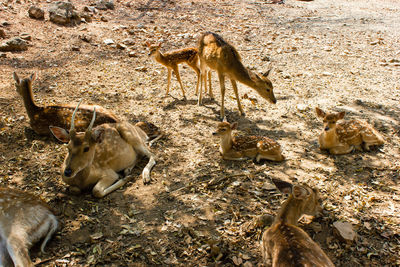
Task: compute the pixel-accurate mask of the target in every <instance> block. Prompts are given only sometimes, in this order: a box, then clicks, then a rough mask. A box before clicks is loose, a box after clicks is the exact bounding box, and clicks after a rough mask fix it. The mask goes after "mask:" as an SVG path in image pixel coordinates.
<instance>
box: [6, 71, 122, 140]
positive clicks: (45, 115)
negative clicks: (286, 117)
mask: <svg viewBox="0 0 400 267" xmlns="http://www.w3.org/2000/svg"><path fill="white" fill-rule="evenodd" d="M14 79H15V82H16V83H15V86H16V90H17V92H18V93H19V94H20V95H21V96H22V98H23V100H24V104H25V108H26V112H27V113H28V117H29V119H30V125H31V127H32V129H33V130H34V131H35V132H36V133H37V134H40V135H49V134H50V130H49V126H58V127H62V128H67V129H68V128H69V127H70V124H71V115H72V113H73V111H74V109H75V107H76V104H60V105H52V106H43V107H40V106H38V105H36V103H35V101H34V99H33V93H32V82H33V81H34V79H35V75H31V76H30V77H28V78H25V79H22V80H21V79H20V78H19V77H18V75H17V74H16V73H15V72H14ZM94 107H96V112H97V113H98V116H97V118H96V121H95V125H100V124H103V123H110V122H117V121H118V119H117V117H116V116H115V115H114V114H112V113H111V112H110V111H108V110H106V109H104V108H102V107H100V106H97V105H96V106H94V105H82V106H81V107H80V108H79V111H78V112H77V115H76V122H75V124H76V128H77V130H78V131H82V130H84V129H86V128H87V126H88V125H89V122H90V119H91V118H92V116H93V108H94Z"/></svg>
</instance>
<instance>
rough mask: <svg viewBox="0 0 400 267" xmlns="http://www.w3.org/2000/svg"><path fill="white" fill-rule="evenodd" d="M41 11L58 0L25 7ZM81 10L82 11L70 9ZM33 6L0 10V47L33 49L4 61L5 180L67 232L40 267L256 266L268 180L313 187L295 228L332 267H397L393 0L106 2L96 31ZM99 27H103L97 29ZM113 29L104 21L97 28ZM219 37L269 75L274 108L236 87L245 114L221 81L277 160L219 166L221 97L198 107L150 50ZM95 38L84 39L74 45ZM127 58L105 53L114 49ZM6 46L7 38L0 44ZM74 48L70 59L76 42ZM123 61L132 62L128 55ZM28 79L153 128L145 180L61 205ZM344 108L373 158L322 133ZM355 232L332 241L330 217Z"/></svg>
mask: <svg viewBox="0 0 400 267" xmlns="http://www.w3.org/2000/svg"><path fill="white" fill-rule="evenodd" d="M33 2H34V3H35V4H36V5H37V6H39V7H42V8H43V9H45V10H47V9H48V7H49V5H50V3H51V2H52V1H46V2H45V1H33ZM72 2H73V3H74V5H75V6H76V7H77V9H78V10H79V11H80V10H82V9H83V7H84V6H85V5H88V4H89V1H72ZM30 5H31V3H30V2H24V1H17V2H15V1H0V22H3V21H7V22H9V23H10V24H11V25H9V26H4V27H1V28H0V29H3V30H4V31H5V33H6V35H7V37H13V36H18V35H20V34H22V33H28V34H30V35H31V36H32V41H30V46H29V49H28V50H27V51H25V52H21V53H8V52H7V53H6V58H0V66H1V68H0V164H1V166H2V168H1V169H0V182H1V183H2V185H3V186H8V187H13V188H20V189H23V190H27V191H30V192H33V193H35V194H36V195H40V196H42V197H43V198H44V199H46V200H47V201H48V202H49V204H50V205H51V206H52V207H53V208H54V209H55V210H56V213H57V215H58V218H59V221H60V224H61V227H60V230H59V231H58V233H57V234H56V235H55V238H53V239H52V241H51V242H50V243H49V245H48V248H47V252H46V253H45V254H41V253H40V252H39V249H38V248H36V247H35V248H33V250H32V253H31V256H32V259H33V261H34V262H36V263H38V264H39V266H156V265H162V266H236V265H242V266H247V267H249V266H262V264H261V259H262V258H261V247H260V243H259V240H260V238H261V234H262V232H263V229H260V228H256V227H251V225H252V222H253V221H254V220H255V218H257V217H258V216H260V215H263V214H271V215H275V214H276V211H277V210H278V208H279V207H280V202H281V201H282V200H283V199H284V196H282V195H281V194H280V193H278V191H277V190H275V189H274V187H273V186H272V185H271V181H270V178H280V179H284V180H287V181H293V182H296V181H298V182H305V183H308V184H310V185H312V186H315V187H317V188H319V190H320V192H321V196H322V198H323V203H324V211H323V212H322V214H321V215H319V216H317V217H316V218H314V220H313V221H312V222H311V223H306V222H303V223H301V226H302V227H303V228H304V229H305V230H306V231H307V233H308V234H309V235H310V236H311V237H312V238H313V239H314V240H315V241H317V242H318V243H319V244H320V245H321V247H322V248H323V250H324V251H325V252H326V253H327V254H328V255H329V257H330V258H331V259H332V261H333V262H334V263H335V265H336V266H399V265H400V254H399V251H400V226H399V225H400V215H399V213H398V210H399V209H400V188H399V185H398V180H399V176H400V163H399V162H400V154H399V152H400V151H399V149H400V146H399V143H400V106H399V101H400V93H399V92H400V83H399V81H400V66H399V60H400V53H399V51H400V31H399V30H398V29H399V28H400V16H399V14H400V2H398V1H394V0H376V1H360V0H355V1H344V0H338V1H322V0H317V1H312V2H300V1H292V0H288V1H286V3H285V4H283V5H274V4H269V3H268V1H253V0H249V1H248V0H245V1H239V0H229V1H187V0H181V1H167V0H165V1H153V0H148V1H147V0H146V1H140V0H139V1H115V10H109V11H100V12H98V13H96V14H94V16H93V21H92V22H91V23H87V24H80V25H78V26H75V27H62V26H57V25H55V24H53V23H51V22H50V21H49V20H48V13H47V12H46V19H45V20H44V21H36V20H33V19H30V18H29V17H28V15H27V10H28V8H29V6H30ZM102 17H103V19H101V18H102ZM105 20H107V21H105ZM206 30H209V31H214V32H216V33H219V34H220V35H222V36H223V37H224V38H225V39H226V40H228V41H229V42H231V43H232V44H233V45H235V47H236V48H237V50H238V51H239V53H240V54H241V56H242V60H243V62H244V64H245V65H246V66H250V67H251V69H253V70H255V71H258V72H263V71H265V70H267V69H269V68H270V67H271V66H272V67H273V73H272V75H271V80H272V82H273V84H274V92H275V95H276V97H277V100H278V102H277V104H276V105H271V104H269V103H267V102H266V101H265V100H263V99H262V98H261V97H259V96H258V95H257V94H256V93H255V91H253V90H252V89H250V88H248V87H246V86H244V85H239V90H240V95H241V96H243V95H245V94H247V95H248V96H249V97H250V98H251V99H253V101H251V100H249V99H243V100H242V103H243V107H244V109H245V112H246V117H241V116H240V115H239V112H238V110H237V107H236V100H235V99H234V98H233V92H232V89H231V85H230V84H228V83H227V88H228V91H227V96H226V99H225V100H226V101H225V106H226V114H227V119H228V121H230V122H234V121H237V122H238V123H239V132H240V133H243V134H257V135H266V136H268V137H270V138H273V139H275V140H277V141H278V142H279V143H280V144H281V145H282V147H283V151H284V154H285V156H286V158H287V160H286V161H285V162H283V163H271V162H264V163H263V164H261V165H258V164H255V163H253V162H252V161H251V160H249V161H244V162H231V161H224V160H222V159H221V157H220V155H219V153H218V140H217V139H215V138H213V137H212V135H211V133H212V131H213V130H214V129H215V127H216V124H217V122H218V121H219V118H218V116H219V110H220V98H219V84H218V81H217V79H216V77H217V75H216V74H215V73H214V74H213V81H212V82H213V88H214V92H215V95H216V99H215V100H211V99H209V98H208V97H207V96H206V98H205V101H204V105H202V106H197V101H196V96H195V94H194V88H195V83H196V76H195V73H194V72H193V71H192V70H191V69H190V68H188V67H187V66H182V67H181V76H182V79H183V82H184V85H185V87H186V91H187V97H188V99H187V100H186V101H185V100H182V94H181V91H180V89H179V85H178V83H177V81H176V79H175V77H173V81H172V88H173V90H172V91H171V92H170V96H167V97H166V96H165V88H166V78H167V74H166V69H165V68H164V67H162V66H161V65H160V64H158V63H156V62H154V61H152V60H151V59H150V58H148V56H147V49H146V46H145V42H146V41H150V42H163V50H164V51H167V50H171V49H175V48H181V47H187V46H196V42H197V39H198V37H199V36H200V34H201V33H202V32H204V31H206ZM84 37H85V38H86V39H91V41H90V42H85V41H82V39H85V38H84ZM127 38H130V39H132V40H131V44H129V45H127V49H119V48H117V47H113V46H110V45H106V44H105V43H104V40H105V39H113V40H114V42H115V43H122V41H123V40H125V39H127ZM0 41H1V40H0ZM73 47H74V49H75V50H76V48H79V51H73V50H72V48H73ZM129 54H131V57H129V56H128V55H129ZM13 71H16V72H17V73H18V74H19V75H20V76H22V77H26V76H27V75H29V74H31V73H33V72H36V73H37V74H38V79H37V81H35V83H34V93H35V97H36V101H37V102H38V103H39V104H41V105H44V104H49V103H65V102H78V101H79V99H81V98H83V99H84V102H85V103H96V104H99V105H102V106H104V107H106V108H108V109H110V110H112V111H113V112H115V113H116V114H117V115H118V116H120V117H121V118H123V119H126V120H128V121H132V122H133V121H137V120H139V119H145V120H148V121H150V122H152V123H154V124H156V125H157V126H159V127H160V128H161V129H162V130H163V131H164V132H165V136H164V137H163V138H162V139H161V140H160V141H158V142H157V143H156V144H155V145H154V147H153V148H152V150H153V151H154V153H155V154H156V155H157V165H156V166H155V168H154V169H153V171H152V179H153V181H152V183H151V184H150V185H143V182H142V179H141V178H140V172H141V169H142V168H143V166H144V165H145V163H146V162H145V161H142V162H141V163H140V164H139V167H138V168H135V170H134V172H135V174H136V175H137V179H135V180H133V181H131V182H129V183H128V184H127V185H125V186H124V187H123V188H121V189H120V190H117V191H115V192H113V193H112V194H110V195H109V196H107V197H105V198H103V199H95V198H94V197H93V196H92V195H91V194H90V193H87V194H83V195H80V196H74V195H71V194H70V193H69V192H68V190H67V187H66V185H65V184H64V183H63V182H62V180H61V176H60V166H61V164H62V161H63V158H64V155H65V153H66V147H65V145H63V144H61V143H58V142H57V141H56V140H55V139H54V138H50V137H41V136H38V135H36V134H34V132H33V131H32V130H31V129H30V126H29V121H28V117H27V115H26V111H25V108H24V107H23V104H22V100H21V99H20V97H19V95H18V94H17V93H16V91H15V86H14V81H13V79H12V72H13ZM316 106H319V107H321V108H323V109H325V110H331V111H346V118H359V119H365V120H367V121H369V122H370V123H371V124H372V125H374V126H375V127H376V128H377V129H378V130H379V131H380V132H381V133H382V134H383V136H384V138H385V139H386V141H387V143H386V144H385V145H384V146H383V147H381V148H377V149H374V150H372V151H371V152H367V153H360V152H354V153H351V154H349V155H345V156H330V155H328V154H326V153H324V152H321V151H320V150H319V147H318V141H317V136H318V134H319V132H320V131H321V130H322V123H321V122H320V121H319V120H318V119H317V117H316V115H315V112H314V108H315V107H316ZM339 220H342V221H347V222H350V223H352V225H353V228H354V230H355V231H356V233H357V236H358V237H357V240H356V241H354V242H350V243H344V242H342V241H340V240H339V239H338V238H337V237H336V236H335V235H334V234H333V230H332V223H333V222H335V221H339Z"/></svg>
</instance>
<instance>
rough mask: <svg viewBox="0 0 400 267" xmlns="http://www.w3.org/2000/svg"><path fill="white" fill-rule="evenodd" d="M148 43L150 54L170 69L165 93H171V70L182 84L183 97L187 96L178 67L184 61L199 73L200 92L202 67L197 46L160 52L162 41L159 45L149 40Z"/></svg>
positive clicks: (197, 87)
mask: <svg viewBox="0 0 400 267" xmlns="http://www.w3.org/2000/svg"><path fill="white" fill-rule="evenodd" d="M146 44H147V46H148V47H149V50H150V51H149V56H153V57H154V59H155V60H156V61H157V62H159V63H161V64H162V65H164V66H165V67H166V68H167V69H168V81H167V92H166V94H165V95H168V93H169V87H170V84H171V72H172V71H174V73H175V76H176V79H177V80H178V82H179V84H180V86H181V89H182V94H183V97H184V98H186V96H185V89H184V88H183V84H182V81H181V76H180V74H179V68H178V64H180V63H183V62H185V63H186V64H187V65H188V66H189V67H191V68H192V69H193V70H194V71H195V72H196V74H197V83H196V95H197V94H198V90H199V82H200V69H199V67H198V61H199V56H198V53H197V48H195V47H189V48H183V49H178V50H174V51H169V52H165V53H161V52H160V47H161V43H160V44H158V45H152V44H150V43H149V42H147V43H146Z"/></svg>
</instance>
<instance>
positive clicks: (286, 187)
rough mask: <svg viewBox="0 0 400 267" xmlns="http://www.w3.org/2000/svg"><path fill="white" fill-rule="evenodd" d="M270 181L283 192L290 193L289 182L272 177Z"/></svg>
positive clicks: (290, 186)
mask: <svg viewBox="0 0 400 267" xmlns="http://www.w3.org/2000/svg"><path fill="white" fill-rule="evenodd" d="M272 182H273V183H274V185H275V186H276V188H278V189H279V191H281V192H282V193H284V194H290V193H292V187H293V185H292V184H291V183H288V182H285V181H282V180H279V179H272Z"/></svg>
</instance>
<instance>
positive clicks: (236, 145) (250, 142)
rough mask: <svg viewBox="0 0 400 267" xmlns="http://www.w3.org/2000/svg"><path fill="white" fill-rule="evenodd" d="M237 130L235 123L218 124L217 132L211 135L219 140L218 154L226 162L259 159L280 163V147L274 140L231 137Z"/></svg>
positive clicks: (260, 137)
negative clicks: (233, 131)
mask: <svg viewBox="0 0 400 267" xmlns="http://www.w3.org/2000/svg"><path fill="white" fill-rule="evenodd" d="M236 128H237V123H236V122H235V123H232V124H230V123H229V122H225V121H224V122H220V123H218V127H217V130H216V131H215V132H214V133H213V135H215V136H219V137H220V138H221V141H220V149H219V150H220V152H221V155H222V158H223V159H226V160H246V159H249V158H251V159H255V160H256V161H257V162H259V161H260V160H261V159H268V160H273V161H282V160H284V159H285V157H284V156H283V155H282V151H281V146H280V145H279V144H278V143H277V142H275V141H274V140H272V139H270V138H268V137H264V136H233V135H232V130H235V129H236Z"/></svg>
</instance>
